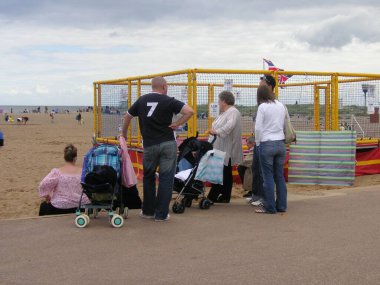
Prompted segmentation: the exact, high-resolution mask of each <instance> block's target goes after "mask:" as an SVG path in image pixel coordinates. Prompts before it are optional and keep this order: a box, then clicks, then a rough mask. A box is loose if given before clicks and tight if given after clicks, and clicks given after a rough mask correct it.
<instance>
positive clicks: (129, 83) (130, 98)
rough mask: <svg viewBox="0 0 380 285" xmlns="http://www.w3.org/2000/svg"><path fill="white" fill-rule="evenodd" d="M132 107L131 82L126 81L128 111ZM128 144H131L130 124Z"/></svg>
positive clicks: (130, 127)
mask: <svg viewBox="0 0 380 285" xmlns="http://www.w3.org/2000/svg"><path fill="white" fill-rule="evenodd" d="M131 106H132V82H131V80H128V110H129V108H131ZM128 143H129V145H131V144H132V124H130V125H129V128H128Z"/></svg>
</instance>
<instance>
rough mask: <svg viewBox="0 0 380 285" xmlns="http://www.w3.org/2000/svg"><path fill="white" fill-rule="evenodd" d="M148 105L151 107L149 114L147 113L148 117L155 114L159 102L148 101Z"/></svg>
mask: <svg viewBox="0 0 380 285" xmlns="http://www.w3.org/2000/svg"><path fill="white" fill-rule="evenodd" d="M146 105H147V106H148V107H150V110H149V112H148V115H147V117H150V116H152V115H153V112H154V110H156V107H157V105H158V102H148V103H146Z"/></svg>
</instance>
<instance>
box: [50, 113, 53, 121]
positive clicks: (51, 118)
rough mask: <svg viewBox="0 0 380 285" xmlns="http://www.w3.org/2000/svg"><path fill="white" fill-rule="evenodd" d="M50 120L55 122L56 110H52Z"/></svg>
mask: <svg viewBox="0 0 380 285" xmlns="http://www.w3.org/2000/svg"><path fill="white" fill-rule="evenodd" d="M50 121H51V122H52V123H54V111H51V112H50Z"/></svg>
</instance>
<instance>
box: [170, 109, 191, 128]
mask: <svg viewBox="0 0 380 285" xmlns="http://www.w3.org/2000/svg"><path fill="white" fill-rule="evenodd" d="M180 113H181V114H182V117H181V118H179V119H178V120H177V121H175V122H173V123H172V124H171V125H170V126H169V128H172V129H173V130H175V129H177V128H178V127H179V126H181V125H183V124H184V123H186V122H187V121H188V120H189V119H190V118H191V117H192V116H193V115H194V110H193V108H191V107H190V106H188V105H184V106H183V108H182V110H181V112H180Z"/></svg>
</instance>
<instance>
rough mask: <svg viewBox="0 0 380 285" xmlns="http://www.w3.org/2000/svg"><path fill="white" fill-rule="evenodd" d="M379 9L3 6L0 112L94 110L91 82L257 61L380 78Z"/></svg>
mask: <svg viewBox="0 0 380 285" xmlns="http://www.w3.org/2000/svg"><path fill="white" fill-rule="evenodd" d="M379 3H380V2H378V1H365V0H364V1H334V2H332V1H325V0H322V1H314V2H310V1H295V0H294V1H292V0H289V1H272V2H268V1H248V0H247V1H245V0H235V1H225V0H220V1H216V0H210V1H200V0H194V1H188V0H184V1H174V0H156V1H154V0H150V1H148V0H142V1H129V0H126V1H100V0H93V1H71V0H70V1H61V2H58V1H48V0H44V1H42V0H35V1H28V0H24V1H22V0H13V1H9V0H0V39H1V41H0V43H1V44H0V54H1V58H0V105H91V104H92V82H93V81H95V80H100V79H112V78H120V77H127V76H133V75H141V74H150V73H154V72H161V71H170V70H176V69H184V68H190V67H203V68H234V69H235V68H242V69H261V68H262V58H263V57H265V58H269V59H271V60H272V61H274V62H275V63H276V64H277V65H279V66H280V67H282V68H285V69H288V70H312V71H350V72H370V73H380V68H379V62H380V29H379V28H378V27H379V26H380V20H379V18H378V15H379V14H380V4H379Z"/></svg>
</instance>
